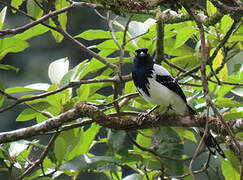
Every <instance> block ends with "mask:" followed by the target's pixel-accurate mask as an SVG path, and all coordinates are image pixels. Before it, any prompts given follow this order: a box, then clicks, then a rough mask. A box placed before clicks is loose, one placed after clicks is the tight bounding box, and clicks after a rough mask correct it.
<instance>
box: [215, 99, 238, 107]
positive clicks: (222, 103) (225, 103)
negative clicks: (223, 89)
mask: <svg viewBox="0 0 243 180" xmlns="http://www.w3.org/2000/svg"><path fill="white" fill-rule="evenodd" d="M215 104H216V105H217V106H219V107H242V106H243V102H237V101H234V100H232V98H222V97H220V98H218V99H217V101H216V102H215Z"/></svg>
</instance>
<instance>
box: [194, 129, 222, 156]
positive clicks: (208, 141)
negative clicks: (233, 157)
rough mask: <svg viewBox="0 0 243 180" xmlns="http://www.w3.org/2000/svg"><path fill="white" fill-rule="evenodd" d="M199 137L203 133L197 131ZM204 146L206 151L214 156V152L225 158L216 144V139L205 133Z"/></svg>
mask: <svg viewBox="0 0 243 180" xmlns="http://www.w3.org/2000/svg"><path fill="white" fill-rule="evenodd" d="M198 132H199V134H200V136H201V137H202V136H203V132H202V131H200V130H198ZM204 144H205V145H206V146H207V148H208V150H209V151H210V152H211V153H212V154H213V155H216V152H218V154H219V155H220V156H222V157H223V158H226V157H225V154H224V151H223V150H222V149H221V147H220V146H219V144H218V143H217V141H216V139H215V138H214V137H213V136H212V134H210V133H207V134H206V136H205V138H204Z"/></svg>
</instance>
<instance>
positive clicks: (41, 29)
mask: <svg viewBox="0 0 243 180" xmlns="http://www.w3.org/2000/svg"><path fill="white" fill-rule="evenodd" d="M47 31H49V28H47V27H46V26H43V25H42V24H38V25H36V26H34V27H32V28H30V29H28V30H26V31H24V32H23V33H20V34H17V35H15V36H14V37H15V38H17V39H21V40H28V39H30V38H32V37H35V36H38V35H41V34H44V33H46V32H47Z"/></svg>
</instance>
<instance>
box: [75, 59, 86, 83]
mask: <svg viewBox="0 0 243 180" xmlns="http://www.w3.org/2000/svg"><path fill="white" fill-rule="evenodd" d="M87 61H88V59H86V60H84V61H82V62H81V63H79V64H78V65H77V66H75V67H74V68H73V70H74V74H73V77H72V81H78V80H79V79H80V75H81V74H82V72H83V70H84V69H85V67H86V66H87V65H88V63H87Z"/></svg>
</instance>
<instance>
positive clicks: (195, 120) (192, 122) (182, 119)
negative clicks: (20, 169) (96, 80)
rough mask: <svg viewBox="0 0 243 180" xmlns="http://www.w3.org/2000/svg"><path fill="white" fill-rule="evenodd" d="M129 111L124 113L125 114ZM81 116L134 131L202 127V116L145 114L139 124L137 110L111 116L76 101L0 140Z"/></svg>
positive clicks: (214, 124) (212, 121) (24, 135)
mask: <svg viewBox="0 0 243 180" xmlns="http://www.w3.org/2000/svg"><path fill="white" fill-rule="evenodd" d="M128 114H129V113H128ZM128 114H126V113H125V115H128ZM134 114H135V115H134ZM80 117H89V118H91V119H93V120H94V121H95V122H96V123H98V124H100V125H101V126H103V127H107V128H112V129H117V130H136V129H146V128H152V127H158V126H183V127H203V126H204V124H205V117H204V116H199V115H198V116H180V115H176V114H167V115H165V116H164V118H163V119H162V120H160V119H157V118H156V117H155V116H154V115H150V116H147V118H146V120H145V121H144V122H143V123H142V124H141V125H138V123H137V113H133V116H130V117H113V116H109V115H106V114H105V113H104V112H103V111H101V110H100V109H98V108H97V107H95V106H92V105H88V104H84V103H80V104H77V105H76V106H75V107H74V108H73V109H70V110H69V111H66V112H64V113H62V114H60V115H58V116H56V117H53V118H50V119H49V120H46V121H44V122H42V123H39V124H36V125H33V126H30V127H26V128H22V129H17V130H14V131H9V132H3V133H0V143H6V142H11V141H16V140H19V139H24V138H29V137H33V136H36V135H40V134H43V133H45V132H48V131H51V130H53V129H57V128H59V127H61V126H62V125H63V124H64V123H68V122H71V121H73V120H76V119H78V118H80ZM208 120H209V126H211V127H214V128H215V127H218V129H217V132H220V133H222V134H224V132H222V131H225V130H224V129H221V127H220V125H219V123H218V120H217V119H215V118H212V117H209V119H208ZM87 122H88V123H84V124H82V126H84V125H86V124H90V123H92V121H87Z"/></svg>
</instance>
